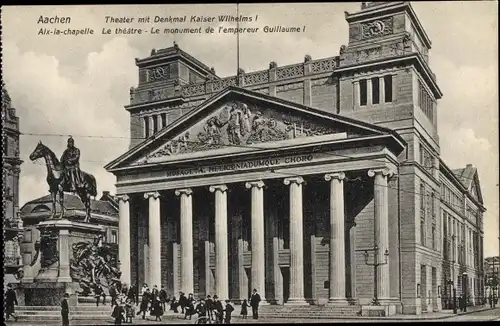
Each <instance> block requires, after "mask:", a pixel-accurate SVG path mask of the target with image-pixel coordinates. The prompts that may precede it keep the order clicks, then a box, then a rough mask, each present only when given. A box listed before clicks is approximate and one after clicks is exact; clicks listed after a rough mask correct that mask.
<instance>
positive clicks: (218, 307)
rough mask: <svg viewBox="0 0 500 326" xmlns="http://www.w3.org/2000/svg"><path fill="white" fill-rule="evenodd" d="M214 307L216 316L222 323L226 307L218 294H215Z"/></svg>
mask: <svg viewBox="0 0 500 326" xmlns="http://www.w3.org/2000/svg"><path fill="white" fill-rule="evenodd" d="M213 308H214V310H215V317H216V318H217V320H218V321H219V324H222V323H223V320H224V307H223V306H222V302H221V301H220V300H219V297H218V296H217V295H214V303H213Z"/></svg>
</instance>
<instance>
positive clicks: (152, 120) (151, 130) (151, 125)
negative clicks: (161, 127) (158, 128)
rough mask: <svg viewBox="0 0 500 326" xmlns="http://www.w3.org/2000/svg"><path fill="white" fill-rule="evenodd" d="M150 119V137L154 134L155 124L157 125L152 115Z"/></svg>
mask: <svg viewBox="0 0 500 326" xmlns="http://www.w3.org/2000/svg"><path fill="white" fill-rule="evenodd" d="M148 119H149V136H151V135H153V134H154V123H155V121H154V119H153V116H152V115H150V116H149V117H148Z"/></svg>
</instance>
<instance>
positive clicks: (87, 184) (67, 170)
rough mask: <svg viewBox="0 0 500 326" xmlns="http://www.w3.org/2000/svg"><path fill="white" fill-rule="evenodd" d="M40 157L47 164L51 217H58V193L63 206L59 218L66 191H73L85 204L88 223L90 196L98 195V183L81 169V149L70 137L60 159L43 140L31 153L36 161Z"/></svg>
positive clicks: (62, 213) (62, 212)
mask: <svg viewBox="0 0 500 326" xmlns="http://www.w3.org/2000/svg"><path fill="white" fill-rule="evenodd" d="M39 158H44V159H45V165H46V166H47V184H48V185H49V192H50V194H51V195H52V217H51V218H52V219H53V218H56V200H57V195H59V204H60V206H61V214H60V216H59V218H63V216H64V192H72V193H76V194H77V195H78V197H80V199H81V201H82V203H83V204H84V205H85V222H86V223H88V222H89V221H90V197H95V196H97V184H96V180H95V177H94V176H93V175H92V174H90V173H86V172H83V171H81V170H80V150H79V149H78V148H76V147H75V141H74V140H73V138H72V137H69V139H68V147H67V148H66V150H65V151H64V153H63V155H62V156H61V160H60V161H59V160H58V159H57V156H56V154H54V152H53V151H52V150H50V148H48V147H47V146H45V145H44V144H42V142H41V141H40V142H38V145H37V146H36V148H35V150H34V151H33V153H31V155H30V160H32V161H34V160H37V159H39Z"/></svg>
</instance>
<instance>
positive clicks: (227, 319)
mask: <svg viewBox="0 0 500 326" xmlns="http://www.w3.org/2000/svg"><path fill="white" fill-rule="evenodd" d="M125 293H126V294H125ZM109 294H110V296H111V305H112V307H114V308H113V312H112V314H111V316H112V317H113V318H114V320H115V325H120V324H121V323H131V322H132V321H133V318H134V317H135V316H139V315H142V319H146V314H149V315H150V316H152V317H155V321H161V317H162V316H163V314H164V313H165V311H172V312H173V313H180V314H182V315H184V319H192V316H194V315H197V318H198V320H199V323H218V324H230V323H231V318H232V314H233V312H234V310H235V308H234V306H233V304H232V303H231V301H230V300H224V303H223V301H221V300H219V298H218V296H217V295H214V296H213V298H212V297H211V296H210V295H207V297H206V298H201V299H198V300H196V299H195V298H194V295H193V294H192V293H189V294H188V295H187V296H186V294H185V293H184V292H179V296H178V298H176V297H175V296H174V297H170V296H169V295H168V294H167V291H166V289H164V288H161V289H159V288H158V286H157V285H155V286H153V288H152V289H150V288H149V286H148V284H144V285H143V286H142V288H141V290H140V295H141V298H140V303H139V311H138V312H137V313H135V304H136V300H135V296H132V295H131V294H130V289H128V290H127V291H125V290H124V289H123V286H121V288H120V287H116V286H111V287H110V291H109ZM260 301H261V298H260V295H259V293H257V290H256V289H254V290H253V293H252V296H251V298H250V300H249V301H248V300H247V299H245V300H244V301H243V302H242V304H241V312H240V315H241V316H242V318H244V319H246V318H247V315H248V307H252V316H253V318H254V319H258V318H259V303H260ZM167 305H168V307H167ZM167 308H168V310H167ZM202 317H203V318H202Z"/></svg>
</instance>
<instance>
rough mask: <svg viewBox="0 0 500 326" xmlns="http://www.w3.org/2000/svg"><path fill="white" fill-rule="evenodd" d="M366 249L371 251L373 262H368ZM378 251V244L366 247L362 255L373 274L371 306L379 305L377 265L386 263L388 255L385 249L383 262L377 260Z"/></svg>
mask: <svg viewBox="0 0 500 326" xmlns="http://www.w3.org/2000/svg"><path fill="white" fill-rule="evenodd" d="M368 251H373V263H370V262H368V258H369V256H370V255H369V254H368ZM378 252H379V247H378V245H375V246H374V247H373V248H372V249H366V250H365V253H364V254H363V256H364V257H365V264H366V265H367V266H373V276H374V280H375V282H374V288H373V301H372V305H373V306H380V302H379V301H378V291H377V286H378V267H379V266H382V265H385V264H387V258H388V257H389V250H387V249H385V252H384V258H385V260H384V261H383V262H379V261H378Z"/></svg>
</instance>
